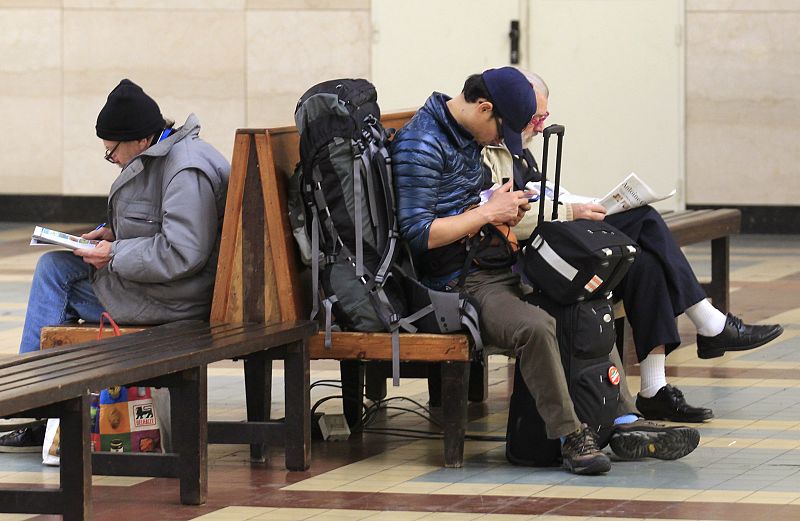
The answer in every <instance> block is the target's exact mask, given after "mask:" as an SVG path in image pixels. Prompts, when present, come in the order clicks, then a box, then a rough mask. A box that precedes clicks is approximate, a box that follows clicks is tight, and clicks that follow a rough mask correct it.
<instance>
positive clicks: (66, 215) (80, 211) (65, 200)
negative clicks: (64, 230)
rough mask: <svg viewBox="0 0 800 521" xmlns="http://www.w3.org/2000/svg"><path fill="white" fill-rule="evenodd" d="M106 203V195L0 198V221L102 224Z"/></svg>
mask: <svg viewBox="0 0 800 521" xmlns="http://www.w3.org/2000/svg"><path fill="white" fill-rule="evenodd" d="M107 201H108V198H107V197H105V196H63V195H0V221H4V222H35V223H40V222H65V223H73V222H74V223H86V222H92V223H93V222H102V221H105V220H106V214H107V213H108V209H107Z"/></svg>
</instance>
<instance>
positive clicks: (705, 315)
mask: <svg viewBox="0 0 800 521" xmlns="http://www.w3.org/2000/svg"><path fill="white" fill-rule="evenodd" d="M686 316H687V317H689V320H691V321H692V322H694V327H696V328H697V334H698V335H703V336H717V335H718V334H720V333H722V330H723V329H725V319H726V318H727V317H726V315H725V314H724V313H723V312H722V311H720V310H718V309H717V308H715V307H714V306H713V305H711V302H709V301H708V299H707V298H704V299H703V300H701V301H700V302H698V303H697V304H695V305H694V306H692V307H690V308H689V309H687V310H686Z"/></svg>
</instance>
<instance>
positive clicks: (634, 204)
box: [597, 172, 676, 215]
mask: <svg viewBox="0 0 800 521" xmlns="http://www.w3.org/2000/svg"><path fill="white" fill-rule="evenodd" d="M675 192H676V190H672V191H671V192H670V193H668V194H666V195H658V194H656V193H655V192H653V189H652V188H650V187H649V186H647V183H645V182H644V181H642V180H641V179H639V176H637V175H636V174H635V173H633V172H631V173H630V174H628V177H626V178H625V179H624V180H623V181H622V182H621V183H620V184H618V185H617V186H615V187H614V189H613V190H611V191H610V192H608V194H606V196H605V197H603V198H601V199H598V200H597V204H599V205H601V206H604V207H605V209H606V215H613V214H615V213H620V212H624V211H626V210H630V209H631V208H638V207H640V206H644V205H646V204H653V203H655V202H658V201H663V200H664V199H669V198H670V197H672V196H673V195H675Z"/></svg>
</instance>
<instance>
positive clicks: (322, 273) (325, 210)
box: [290, 79, 480, 385]
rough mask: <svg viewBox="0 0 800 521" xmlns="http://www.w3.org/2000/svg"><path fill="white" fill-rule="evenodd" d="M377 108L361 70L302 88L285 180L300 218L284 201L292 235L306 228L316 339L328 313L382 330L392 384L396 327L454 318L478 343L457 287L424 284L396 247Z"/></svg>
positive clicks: (450, 325)
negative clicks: (295, 169) (294, 162)
mask: <svg viewBox="0 0 800 521" xmlns="http://www.w3.org/2000/svg"><path fill="white" fill-rule="evenodd" d="M380 117H381V113H380V108H379V107H378V103H377V93H376V91H375V87H374V86H373V85H372V84H371V83H370V82H368V81H367V80H364V79H338V80H330V81H326V82H323V83H320V84H318V85H315V86H314V87H312V88H311V89H309V90H308V91H306V93H305V94H303V96H302V97H301V98H300V100H299V101H298V102H297V108H296V109H295V122H296V124H297V130H298V132H299V134H300V166H299V174H300V177H299V179H296V180H293V181H294V182H293V184H294V185H295V186H297V185H299V191H300V193H301V194H302V200H303V205H304V209H305V215H304V219H300V218H298V217H302V216H298V215H297V208H296V207H297V205H290V211H291V212H292V213H294V218H292V221H293V228H294V230H293V233H294V234H295V236H298V235H302V232H301V231H300V230H299V229H298V226H300V223H302V222H304V223H305V226H306V230H307V231H308V234H309V235H310V236H311V238H310V243H311V248H310V260H311V268H312V291H313V309H312V315H311V316H312V319H313V318H315V317H316V316H317V314H318V313H319V309H320V304H321V305H322V308H323V310H324V318H325V346H326V347H330V344H331V335H330V333H331V330H332V327H333V324H332V322H333V317H334V316H335V318H336V324H337V325H338V326H339V327H341V328H343V329H346V330H353V331H388V332H391V333H392V334H393V335H392V358H393V377H394V382H395V385H397V384H398V381H399V358H400V357H399V336H398V335H399V331H400V329H403V330H405V331H409V332H415V331H417V329H418V328H419V329H422V330H425V331H431V332H452V331H458V330H460V329H462V326H463V327H467V328H468V329H469V330H470V332H471V333H472V334H473V338H474V340H475V342H476V344H477V345H478V346H480V335H479V334H478V332H477V328H478V322H477V313H476V312H475V310H474V309H473V308H472V306H471V305H470V304H469V302H468V301H467V300H466V299H465V298H464V297H462V296H460V295H459V294H458V293H454V294H444V293H443V292H435V291H433V290H428V289H427V288H425V287H424V286H422V285H421V284H420V283H419V282H418V281H416V278H415V277H414V274H413V269H412V268H411V267H410V266H408V263H407V262H406V261H410V259H409V258H408V257H407V256H405V255H399V252H400V249H401V248H400V247H399V233H398V227H397V222H396V217H395V201H394V186H393V180H392V169H391V159H390V156H389V152H388V150H387V147H386V145H387V143H388V140H389V138H390V136H391V133H392V132H393V131H392V130H389V131H387V129H384V128H383V126H382V125H381V122H380ZM292 208H294V210H292ZM291 217H292V215H291V214H290V218H291ZM300 243H301V250H302V238H301V240H300ZM401 258H403V259H404V261H403V262H402V264H403V267H401V266H400V264H401V262H400V259H401ZM320 286H321V289H322V292H321V293H322V294H323V298H322V299H321V302H320V298H319V297H320ZM439 293H442V295H439Z"/></svg>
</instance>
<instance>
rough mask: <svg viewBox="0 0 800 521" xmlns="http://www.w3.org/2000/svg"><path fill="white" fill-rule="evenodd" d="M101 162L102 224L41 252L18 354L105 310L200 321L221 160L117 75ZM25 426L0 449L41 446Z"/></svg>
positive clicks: (101, 127) (205, 306)
mask: <svg viewBox="0 0 800 521" xmlns="http://www.w3.org/2000/svg"><path fill="white" fill-rule="evenodd" d="M95 129H96V132H97V137H98V138H100V139H101V140H102V145H103V147H104V158H105V160H106V161H109V162H111V163H113V164H115V165H116V166H118V167H119V168H120V170H121V171H120V174H119V177H117V178H116V180H115V181H114V183H113V184H112V186H111V191H110V193H109V196H108V215H107V216H106V219H105V220H106V223H107V224H106V225H104V226H101V227H98V228H97V229H96V230H94V231H91V232H89V233H86V234H84V235H83V238H85V239H92V240H97V241H99V242H98V243H97V244H96V246H95V247H94V248H79V249H76V250H74V251H54V252H49V253H46V254H44V255H42V257H41V258H40V259H39V262H38V264H37V266H36V271H35V273H34V276H33V283H32V286H31V291H30V296H29V299H28V308H27V312H26V315H25V325H24V328H23V333H22V342H21V344H20V353H26V352H29V351H35V350H38V349H39V340H40V331H41V328H42V327H44V326H50V325H57V324H63V323H68V322H74V321H77V320H78V319H83V320H85V321H87V322H98V321H99V319H100V314H101V313H102V312H103V311H107V312H108V313H109V314H110V315H111V317H112V318H113V319H114V320H116V321H117V322H119V323H121V324H161V323H165V322H172V321H176V320H184V319H200V320H208V316H209V313H210V309H211V298H212V291H213V286H214V278H215V272H216V266H217V255H218V252H219V242H220V233H221V230H222V217H223V214H224V211H225V197H226V192H227V185H228V175H229V174H230V164H229V163H228V161H227V160H226V159H225V158H224V157H223V156H222V154H220V153H219V152H218V151H217V150H216V149H214V147H212V146H211V145H210V144H208V143H206V142H205V141H203V140H202V139H200V137H199V132H200V122H199V121H198V119H197V117H196V116H195V115H194V114H192V115H190V116H189V117H188V119H187V120H186V122H185V123H184V125H183V126H182V127H180V128H173V125H172V123H171V122H169V121H167V120H165V119H164V117H163V116H162V115H161V110H160V108H159V106H158V104H157V103H156V102H155V100H153V99H152V98H151V97H150V96H148V95H147V94H146V93H145V92H144V91H143V90H142V88H141V87H139V86H138V85H136V84H135V83H133V82H132V81H130V80H127V79H124V80H122V81H121V82H120V83H119V85H117V86H116V87H115V88H114V89H113V90H112V91H111V93H110V94H109V95H108V99H107V101H106V103H105V105H104V106H103V108H102V109H101V110H100V113H99V115H98V116H97V125H96V127H95ZM37 438H39V436H38V435H33V436H32V433H31V430H30V429H29V430H28V431H23V432H18V431H15V432H11V433H8V434H6V435H4V436H2V437H0V452H2V451H3V450H4V448H6V449H7V450H12V448H14V447H16V450H19V449H20V448H24V447H25V446H30V447H34V450H37V449H35V447H36V445H37V444H38V445H39V446H41V439H37Z"/></svg>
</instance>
